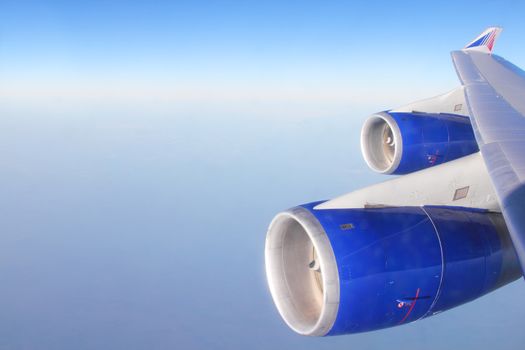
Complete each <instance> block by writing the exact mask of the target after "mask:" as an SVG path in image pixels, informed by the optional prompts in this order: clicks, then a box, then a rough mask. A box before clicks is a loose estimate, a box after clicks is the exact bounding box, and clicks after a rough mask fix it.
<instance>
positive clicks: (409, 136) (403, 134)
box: [361, 112, 478, 174]
mask: <svg viewBox="0 0 525 350" xmlns="http://www.w3.org/2000/svg"><path fill="white" fill-rule="evenodd" d="M477 151H478V145H477V143H476V139H475V137H474V132H473V130H472V126H471V125H470V121H469V119H468V117H465V116H460V115H454V114H441V113H438V114H432V113H422V112H413V113H405V112H402V113H401V112H381V113H378V114H374V115H372V116H370V117H369V118H368V119H367V120H366V121H365V123H364V125H363V128H362V129H361V152H362V154H363V157H364V159H365V161H366V163H367V164H368V166H369V167H370V168H371V169H372V170H374V171H376V172H379V173H383V174H407V173H410V172H413V171H417V170H421V169H425V168H428V167H431V166H434V165H438V164H441V163H444V162H448V161H451V160H454V159H457V158H460V157H463V156H466V155H469V154H471V153H474V152H477Z"/></svg>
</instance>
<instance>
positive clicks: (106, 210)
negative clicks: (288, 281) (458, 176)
mask: <svg viewBox="0 0 525 350" xmlns="http://www.w3.org/2000/svg"><path fill="white" fill-rule="evenodd" d="M524 8H525V5H523V4H522V3H521V2H518V1H515V2H513V1H509V2H504V1H487V2H479V1H478V2H468V1H465V2H461V3H460V4H458V3H455V2H439V3H438V2H436V3H434V4H432V3H425V2H378V1H376V2H374V1H367V2H365V1H361V2H360V1H352V2H351V3H350V2H330V1H327V2H318V1H315V2H314V1H293V2H292V1H286V2H284V1H283V2H281V1H279V2H277V1H276V2H274V1H264V2H262V1H257V2H256V1H253V2H252V1H243V2H233V1H232V2H219V1H216V2H215V1H214V2H212V1H209V2H205V1H188V2H181V1H172V2H168V1H166V2H164V1H157V2H154V3H153V4H152V2H145V1H144V2H135V1H90V2H89V3H84V4H80V3H78V2H70V1H56V2H53V1H45V2H44V1H38V2H37V1H35V2H31V1H0V115H1V117H0V150H2V154H3V156H2V157H0V165H1V169H2V171H0V229H1V232H2V234H1V238H0V239H1V240H0V286H2V287H1V288H0V290H1V291H2V292H0V295H1V296H2V298H0V310H2V312H0V349H36V348H38V349H72V348H74V349H100V348H112V349H126V350H128V349H168V348H177V349H183V348H184V349H205V348H206V349H209V348H230V349H245V348H250V349H268V348H273V349H289V348H298V347H301V348H304V349H348V348H356V349H357V348H359V349H383V348H385V347H387V346H388V347H389V348H393V349H397V348H403V349H422V348H425V349H443V348H461V349H463V350H466V349H494V348H498V349H509V350H510V349H516V348H519V347H521V346H522V344H523V343H524V341H525V338H524V336H523V332H521V322H522V320H523V316H524V315H525V305H524V303H523V297H522V296H523V283H522V281H518V282H515V283H514V284H512V285H510V286H507V287H505V288H502V289H500V290H498V291H496V292H495V293H492V294H491V295H488V296H486V297H484V298H481V299H479V300H477V301H475V302H472V303H470V304H467V305H465V306H462V307H460V308H457V309H454V310H450V311H447V312H445V313H443V314H441V315H438V316H436V317H432V318H429V319H426V320H423V321H421V322H416V323H413V324H410V325H406V326H403V327H397V328H393V329H389V330H384V331H381V332H374V333H367V334H361V335H353V336H347V337H335V338H327V339H312V338H304V337H300V336H298V335H295V334H294V333H293V332H291V331H290V330H289V329H288V328H287V327H286V326H285V325H284V323H283V322H282V321H281V319H280V317H279V315H278V314H277V311H276V310H275V307H274V306H273V303H272V301H271V297H270V294H269V292H268V290H267V287H266V282H265V277H264V267H263V266H264V259H263V251H264V248H263V246H264V238H265V233H266V228H267V225H268V223H269V221H270V220H271V218H272V216H273V215H274V214H275V213H277V212H278V211H280V210H282V209H286V208H288V207H291V206H294V205H296V204H299V203H304V202H309V201H313V200H318V199H325V198H331V197H333V196H336V195H339V194H342V193H345V192H348V191H351V190H353V189H357V188H360V187H362V186H365V185H367V184H371V183H374V182H377V181H382V180H384V179H385V177H383V176H379V175H376V174H371V172H370V171H369V170H368V169H367V168H366V165H365V164H364V161H363V160H362V158H361V154H360V150H359V139H358V138H359V131H360V127H361V123H362V121H363V119H364V118H365V117H366V116H367V115H369V114H371V113H373V112H376V111H378V110H382V109H386V108H390V107H394V106H397V105H400V104H403V103H406V102H410V101H412V100H415V99H418V98H424V97H429V96H431V95H435V94H439V93H442V92H445V91H447V90H449V89H452V88H454V87H456V86H457V84H458V82H457V78H456V76H455V73H454V70H453V67H452V64H451V62H450V56H449V52H450V51H451V50H453V49H457V48H460V47H462V46H463V45H464V44H465V43H467V42H468V41H469V40H471V39H472V38H474V37H475V36H476V35H477V34H479V33H480V32H481V31H482V30H483V29H485V27H487V26H489V25H494V24H497V25H501V26H503V27H504V32H503V34H502V36H501V37H500V41H499V42H498V43H497V44H496V48H495V51H496V52H497V53H498V54H501V55H502V56H504V57H506V58H507V59H509V60H511V61H512V62H513V63H515V64H517V65H518V66H522V67H523V66H525V49H524V48H523V45H521V42H522V39H521V38H523V36H524V35H525V27H524V26H523V13H524Z"/></svg>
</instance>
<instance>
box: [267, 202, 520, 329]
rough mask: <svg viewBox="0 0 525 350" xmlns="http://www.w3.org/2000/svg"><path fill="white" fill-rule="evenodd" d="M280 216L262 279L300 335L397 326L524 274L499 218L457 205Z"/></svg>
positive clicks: (299, 210)
mask: <svg viewBox="0 0 525 350" xmlns="http://www.w3.org/2000/svg"><path fill="white" fill-rule="evenodd" d="M317 204H320V202H317V203H310V204H306V205H302V206H298V207H295V208H292V209H290V210H288V211H284V212H281V213H279V214H277V216H276V217H275V218H274V219H273V221H272V223H271V224H270V227H269V229H268V233H267V237H266V247H265V262H266V275H267V279H268V284H269V287H270V291H271V294H272V297H273V300H274V302H275V304H276V306H277V309H278V311H279V313H280V314H281V316H282V318H283V319H284V321H285V322H286V323H287V324H288V325H289V326H290V327H291V328H292V329H293V330H294V331H296V332H297V333H300V334H303V335H311V336H323V335H339V334H348V333H358V332H366V331H372V330H377V329H381V328H386V327H393V326H397V325H401V324H404V323H408V322H412V321H415V320H419V319H421V318H424V317H428V316H431V315H434V314H436V313H438V312H441V311H444V310H447V309H450V308H453V307H455V306H458V305H460V304H463V303H466V302H468V301H471V300H474V299H476V298H478V297H480V296H482V295H484V294H486V293H489V292H491V291H493V290H495V289H496V288H499V287H501V286H503V285H505V284H507V283H509V282H511V281H514V280H516V279H517V278H519V277H520V276H521V272H520V268H519V265H518V262H517V258H516V255H515V252H514V249H513V246H512V244H511V242H510V239H509V235H508V231H507V228H506V226H505V222H504V220H503V217H502V215H501V214H497V213H489V212H487V211H483V210H477V209H466V208H458V207H432V206H429V207H399V208H376V209H369V208H367V209H326V210H323V209H314V208H315V206H316V205H317Z"/></svg>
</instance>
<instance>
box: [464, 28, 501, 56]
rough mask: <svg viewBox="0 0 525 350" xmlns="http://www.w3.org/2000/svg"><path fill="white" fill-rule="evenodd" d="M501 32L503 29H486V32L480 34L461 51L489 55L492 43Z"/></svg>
mask: <svg viewBox="0 0 525 350" xmlns="http://www.w3.org/2000/svg"><path fill="white" fill-rule="evenodd" d="M502 30H503V28H501V27H490V28H487V30H485V31H484V32H483V33H481V34H480V35H479V36H478V37H477V38H476V39H474V40H472V41H471V42H470V43H468V44H467V46H465V47H464V48H463V50H467V51H481V52H486V53H491V52H492V48H493V47H494V43H495V42H496V39H497V38H498V36H499V35H500V33H501V31H502Z"/></svg>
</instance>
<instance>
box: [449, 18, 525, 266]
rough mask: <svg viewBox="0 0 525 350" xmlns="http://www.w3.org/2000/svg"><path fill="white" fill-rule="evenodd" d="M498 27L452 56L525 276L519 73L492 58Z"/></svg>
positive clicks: (524, 102) (523, 116) (524, 126)
mask: <svg viewBox="0 0 525 350" xmlns="http://www.w3.org/2000/svg"><path fill="white" fill-rule="evenodd" d="M500 32H501V28H497V27H493V28H489V29H487V30H486V31H485V32H483V33H482V34H481V35H480V36H479V37H477V38H476V39H474V40H473V41H472V42H471V43H469V44H468V45H467V46H466V47H465V48H464V49H463V50H459V51H454V52H452V59H453V62H454V65H455V67H456V71H457V74H458V76H459V79H460V80H461V84H462V85H463V87H464V93H465V100H466V103H467V106H468V109H469V111H470V113H469V114H470V119H471V124H472V126H473V129H474V135H475V138H476V141H477V143H478V146H479V149H480V151H481V155H482V157H483V160H484V162H485V165H486V167H487V170H488V172H489V175H490V178H491V180H492V183H493V185H494V188H495V190H496V194H497V197H498V200H499V204H500V207H501V209H502V212H503V216H504V218H505V221H506V224H507V226H508V229H509V231H510V235H511V239H512V241H513V244H514V248H515V250H516V253H517V255H518V258H519V261H520V264H521V268H522V271H523V272H525V72H524V71H522V70H521V69H519V68H518V67H516V66H515V65H513V64H512V63H510V62H508V61H506V60H504V59H503V58H501V57H499V56H496V55H493V54H492V48H493V45H494V42H495V40H496V38H497V36H498V35H499V33H500Z"/></svg>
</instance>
